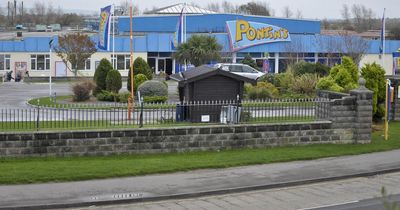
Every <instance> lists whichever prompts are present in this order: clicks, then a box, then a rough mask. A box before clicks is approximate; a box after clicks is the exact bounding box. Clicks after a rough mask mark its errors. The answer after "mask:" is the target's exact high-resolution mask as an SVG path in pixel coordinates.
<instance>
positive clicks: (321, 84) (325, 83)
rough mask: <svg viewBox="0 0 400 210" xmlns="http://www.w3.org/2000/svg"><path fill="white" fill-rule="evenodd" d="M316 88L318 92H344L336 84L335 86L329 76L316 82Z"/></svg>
mask: <svg viewBox="0 0 400 210" xmlns="http://www.w3.org/2000/svg"><path fill="white" fill-rule="evenodd" d="M316 88H317V89H319V90H330V91H334V92H343V91H344V88H342V87H340V86H339V85H338V84H336V83H335V81H334V80H333V79H332V78H331V77H329V76H328V77H324V78H321V79H320V80H319V81H318V83H317V85H316Z"/></svg>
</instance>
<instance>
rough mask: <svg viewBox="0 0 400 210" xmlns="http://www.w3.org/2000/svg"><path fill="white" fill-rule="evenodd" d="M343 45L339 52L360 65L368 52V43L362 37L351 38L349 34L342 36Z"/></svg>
mask: <svg viewBox="0 0 400 210" xmlns="http://www.w3.org/2000/svg"><path fill="white" fill-rule="evenodd" d="M340 37H341V39H342V42H343V44H342V45H341V46H339V49H338V50H339V52H341V53H342V54H345V55H348V56H349V57H351V58H352V59H353V61H354V62H355V63H356V64H357V65H358V64H359V63H360V61H361V59H362V57H363V56H364V55H365V53H366V52H367V50H368V47H369V46H368V42H367V41H366V40H364V39H363V38H361V37H358V36H351V35H349V34H347V32H345V33H342V34H340Z"/></svg>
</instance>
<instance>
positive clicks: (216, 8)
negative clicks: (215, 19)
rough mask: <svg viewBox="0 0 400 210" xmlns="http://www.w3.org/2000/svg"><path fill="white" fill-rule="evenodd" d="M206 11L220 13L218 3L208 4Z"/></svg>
mask: <svg viewBox="0 0 400 210" xmlns="http://www.w3.org/2000/svg"><path fill="white" fill-rule="evenodd" d="M206 8H207V9H208V10H210V11H213V12H220V8H219V4H218V2H216V3H209V4H208V5H207V7H206Z"/></svg>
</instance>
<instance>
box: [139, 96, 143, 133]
mask: <svg viewBox="0 0 400 210" xmlns="http://www.w3.org/2000/svg"><path fill="white" fill-rule="evenodd" d="M142 127H143V98H142V99H141V100H140V116H139V128H142Z"/></svg>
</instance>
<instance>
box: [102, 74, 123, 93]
mask: <svg viewBox="0 0 400 210" xmlns="http://www.w3.org/2000/svg"><path fill="white" fill-rule="evenodd" d="M106 87H107V88H106V89H107V91H111V92H113V93H116V94H118V92H119V90H120V89H121V87H122V78H121V74H120V73H119V71H118V70H111V71H109V72H108V74H107V78H106Z"/></svg>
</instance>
